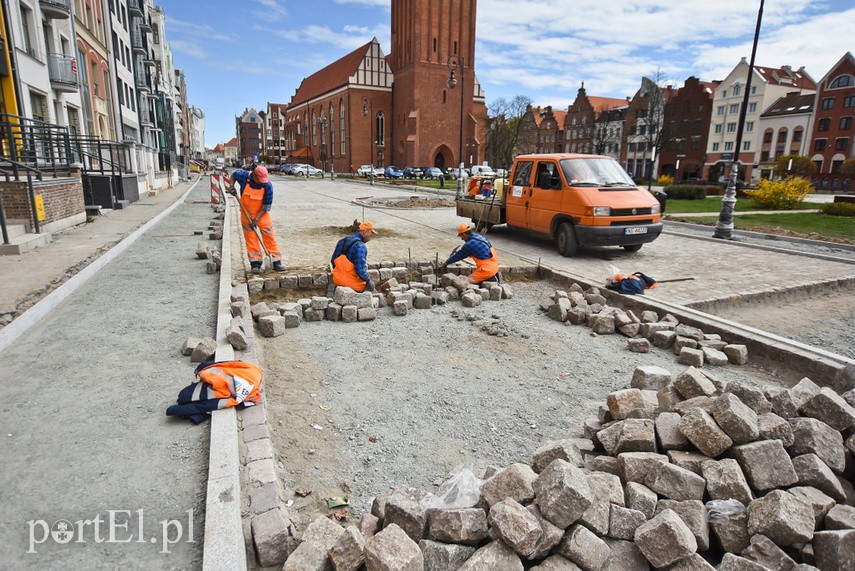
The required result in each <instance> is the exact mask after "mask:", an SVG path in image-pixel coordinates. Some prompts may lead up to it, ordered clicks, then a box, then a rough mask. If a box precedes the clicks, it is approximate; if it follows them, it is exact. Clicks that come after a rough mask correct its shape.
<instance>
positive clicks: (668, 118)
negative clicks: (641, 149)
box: [659, 76, 718, 181]
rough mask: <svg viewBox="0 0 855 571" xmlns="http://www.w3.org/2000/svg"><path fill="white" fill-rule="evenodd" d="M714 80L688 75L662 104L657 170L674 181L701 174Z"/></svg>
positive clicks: (697, 176) (713, 92)
mask: <svg viewBox="0 0 855 571" xmlns="http://www.w3.org/2000/svg"><path fill="white" fill-rule="evenodd" d="M717 86H718V83H717V82H714V81H713V82H707V81H700V80H699V79H698V78H697V77H694V76H692V77H689V78H687V79H686V81H685V82H684V83H683V87H681V88H679V89H677V90H675V91H674V92H673V93H672V94H671V96H670V97H669V98H668V102H667V103H666V105H665V117H664V124H663V127H662V128H663V134H662V135H663V140H662V146H661V150H660V155H659V164H660V169H659V174H662V175H668V176H672V177H673V178H674V180H675V181H681V180H685V179H687V178H700V177H701V175H702V174H703V172H702V171H703V165H704V163H705V162H706V154H705V153H706V148H707V137H708V136H709V128H710V115H711V113H712V104H713V95H714V94H715V88H716V87H717Z"/></svg>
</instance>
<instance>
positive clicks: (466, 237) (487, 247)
mask: <svg viewBox="0 0 855 571" xmlns="http://www.w3.org/2000/svg"><path fill="white" fill-rule="evenodd" d="M457 235H458V236H459V237H460V238H461V239H462V240H463V242H464V243H463V246H461V247H460V248H459V249H457V250H455V251H454V252H452V253H451V256H449V257H448V260H446V261H445V265H446V266H447V265H449V264H453V263H454V262H459V261H460V260H462V259H463V258H466V257H471V258H472V259H473V260H475V266H476V268H477V269H476V270H475V271H474V272H472V274H471V275H470V276H469V281H470V282H471V283H474V284H480V283H482V282H485V281H490V280H493V278H494V277H496V276H497V274H498V273H499V257H498V256H497V255H496V249H495V248H493V246H492V245H491V244H490V242H489V240H487V238H485V237H484V236H482V235H481V234H478V233H477V232H473V231H472V227H471V226H469V224H466V223H464V224H461V225H460V226H458V227H457ZM496 281H498V280H496Z"/></svg>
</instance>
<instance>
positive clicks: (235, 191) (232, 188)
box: [226, 186, 237, 196]
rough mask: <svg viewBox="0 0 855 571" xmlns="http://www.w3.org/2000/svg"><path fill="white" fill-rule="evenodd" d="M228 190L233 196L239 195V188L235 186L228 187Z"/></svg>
mask: <svg viewBox="0 0 855 571" xmlns="http://www.w3.org/2000/svg"><path fill="white" fill-rule="evenodd" d="M226 192H228V193H229V194H231V195H232V196H237V189H236V188H235V187H233V186H230V187H229V188H228V189H226Z"/></svg>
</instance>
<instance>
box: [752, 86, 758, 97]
mask: <svg viewBox="0 0 855 571" xmlns="http://www.w3.org/2000/svg"><path fill="white" fill-rule="evenodd" d="M755 93H757V86H756V85H752V86H751V95H754V94H755Z"/></svg>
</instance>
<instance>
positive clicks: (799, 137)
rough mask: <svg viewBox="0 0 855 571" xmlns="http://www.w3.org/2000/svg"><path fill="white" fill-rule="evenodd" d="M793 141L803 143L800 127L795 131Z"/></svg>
mask: <svg viewBox="0 0 855 571" xmlns="http://www.w3.org/2000/svg"><path fill="white" fill-rule="evenodd" d="M793 142H794V143H801V142H802V130H801V129H800V128H799V129H796V130H795V131H793Z"/></svg>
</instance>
